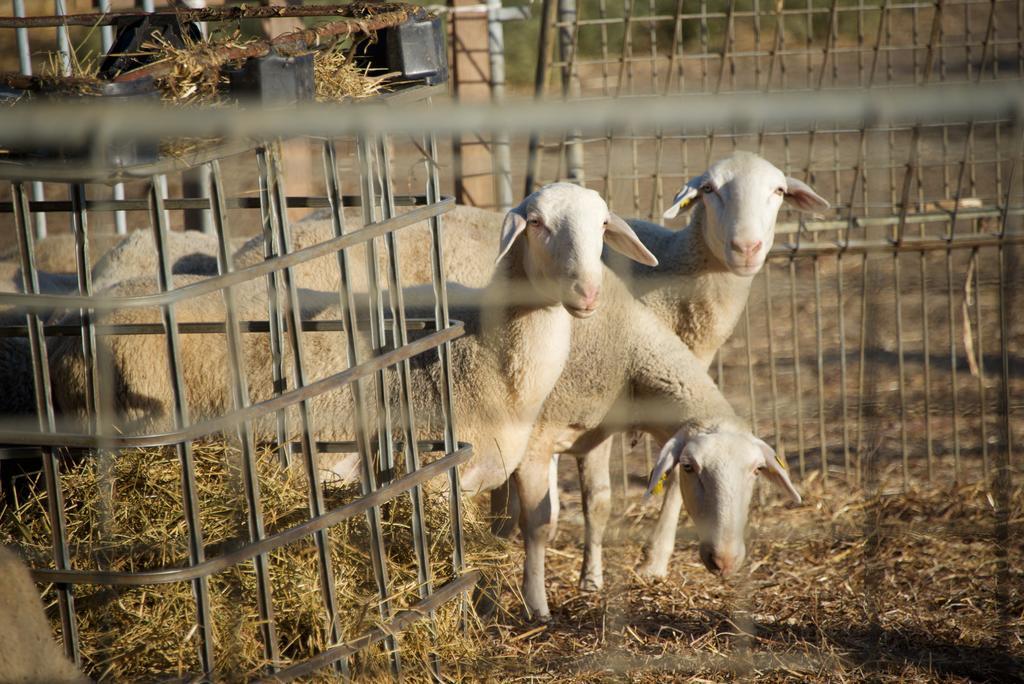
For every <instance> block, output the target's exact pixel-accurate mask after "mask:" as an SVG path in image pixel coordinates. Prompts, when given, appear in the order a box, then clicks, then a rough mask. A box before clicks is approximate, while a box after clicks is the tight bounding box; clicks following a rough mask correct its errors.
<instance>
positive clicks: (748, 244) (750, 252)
mask: <svg viewBox="0 0 1024 684" xmlns="http://www.w3.org/2000/svg"><path fill="white" fill-rule="evenodd" d="M762 244H764V243H762V242H761V241H760V240H733V241H732V244H731V245H730V246H731V247H732V251H734V252H736V253H737V254H742V255H743V256H745V257H747V258H748V259H749V258H751V257H754V256H757V253H758V252H759V251H760V250H761V245H762Z"/></svg>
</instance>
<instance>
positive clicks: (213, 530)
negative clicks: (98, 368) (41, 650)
mask: <svg viewBox="0 0 1024 684" xmlns="http://www.w3.org/2000/svg"><path fill="white" fill-rule="evenodd" d="M194 456H195V471H196V484H197V487H198V497H199V500H200V519H201V522H202V529H203V537H204V542H205V548H206V553H207V556H208V557H215V556H217V555H219V554H222V553H224V552H226V551H228V550H230V549H232V548H236V547H237V546H238V545H240V544H243V543H245V542H246V541H247V540H248V533H247V529H246V527H247V526H246V514H245V510H246V509H245V501H244V498H243V496H242V494H241V492H242V487H241V482H242V480H241V455H240V453H239V451H238V450H237V449H235V448H234V447H232V446H231V445H229V444H227V443H225V442H209V443H202V444H196V445H195V449H194ZM257 466H258V470H259V476H260V488H261V495H262V505H263V517H264V521H265V525H266V530H267V532H268V533H274V532H277V531H280V530H283V529H286V528H287V527H289V526H291V525H295V524H297V523H300V522H302V521H304V520H306V519H308V515H309V513H308V503H307V498H306V488H307V485H306V480H305V477H304V475H303V474H302V473H301V472H299V471H298V469H296V468H293V469H289V470H282V469H281V468H280V466H279V465H278V464H277V461H276V456H275V455H274V454H273V452H272V451H271V450H269V449H261V450H260V452H259V455H258V460H257ZM180 478H181V467H180V465H179V462H178V460H177V458H176V457H175V455H174V451H173V450H172V449H155V448H154V449H138V450H131V451H125V452H123V453H121V454H119V455H116V456H106V457H103V456H99V457H95V458H87V459H83V460H81V461H80V462H78V463H77V464H74V465H72V466H70V467H67V468H66V469H65V472H64V474H63V475H62V477H61V484H62V487H63V492H64V497H65V502H66V511H67V536H68V539H69V540H70V551H71V558H72V567H75V568H96V569H103V570H113V571H121V572H131V571H140V570H144V569H151V568H158V567H165V566H171V567H174V566H182V565H183V564H184V563H185V559H186V558H187V527H186V524H185V519H184V515H183V512H182V501H181V480H180ZM17 492H18V494H17V500H16V501H13V502H8V505H7V507H6V508H5V509H4V510H3V511H2V515H0V542H2V543H4V544H12V545H16V546H18V547H19V548H20V550H21V552H22V553H23V554H25V555H26V556H27V557H28V558H29V559H30V561H31V562H32V563H33V564H34V565H36V566H38V567H45V566H47V565H49V557H50V556H49V553H50V525H49V520H48V518H47V515H46V510H47V508H46V506H47V504H46V493H45V486H44V485H43V482H42V478H41V476H40V475H38V474H36V475H32V476H27V477H25V478H24V479H23V480H22V481H21V482H20V483H19V486H18V487H17ZM358 495H359V492H358V487H354V486H329V487H327V488H326V489H325V499H326V502H327V505H328V507H331V508H333V507H337V506H339V505H341V504H343V503H347V502H349V501H352V500H354V499H355V498H357V497H358ZM381 513H382V518H383V527H384V544H385V547H386V549H387V554H388V570H389V574H390V582H391V586H390V592H391V594H392V595H393V596H394V597H395V598H394V605H393V608H394V609H395V610H398V609H401V608H404V607H406V606H408V605H410V604H411V603H413V602H415V601H416V600H417V599H418V596H419V595H418V581H417V569H416V561H415V554H414V547H413V543H412V531H411V503H410V497H409V496H408V495H403V496H400V497H399V498H397V499H395V500H393V501H392V502H390V503H389V504H387V505H385V506H383V507H382V508H381ZM426 525H427V529H428V534H429V540H430V558H431V572H432V575H433V578H434V582H435V585H439V584H441V583H443V582H444V581H445V580H446V579H450V578H451V576H452V568H451V558H452V546H451V544H452V541H451V528H450V518H449V508H448V497H447V495H445V494H441V493H433V494H429V495H427V496H426ZM464 532H465V535H466V545H467V550H468V555H467V558H468V561H469V564H470V565H471V566H473V567H478V568H482V569H484V570H485V571H486V572H489V573H499V574H507V572H508V568H507V567H505V566H507V564H508V553H507V551H506V549H505V547H504V545H503V543H501V542H498V541H496V540H495V539H494V538H493V537H492V536H491V535H490V534H489V532H488V531H487V525H486V521H484V520H483V519H482V516H481V515H480V514H479V513H478V512H477V511H476V509H475V508H474V507H473V506H471V505H470V506H467V507H466V521H465V524H464ZM330 541H331V558H332V561H333V565H334V568H333V569H334V574H335V580H336V581H335V587H336V591H337V597H338V607H339V611H340V615H339V617H340V624H341V626H342V629H343V633H344V639H345V640H349V639H352V638H355V637H357V636H358V635H360V634H361V633H363V632H365V631H366V630H367V629H369V628H370V627H372V626H374V625H376V624H379V622H380V614H379V611H378V594H377V589H376V584H375V582H374V579H373V571H372V565H371V563H370V559H369V556H368V549H369V548H370V543H369V533H368V526H367V524H366V519H365V517H364V516H357V517H356V518H354V519H350V520H348V521H346V522H344V523H342V524H339V525H337V526H335V527H332V528H331V529H330ZM269 566H270V577H271V584H272V592H273V602H274V610H275V613H276V625H277V629H278V637H279V642H280V644H279V645H280V647H281V652H282V656H283V657H284V658H285V659H286V660H288V661H298V660H302V659H304V658H306V657H308V656H310V655H312V654H314V653H316V652H319V651H321V650H323V649H325V648H327V647H328V646H330V645H331V644H329V643H328V641H329V639H328V635H327V633H326V630H325V619H324V616H325V612H324V607H323V604H322V600H321V594H320V588H319V587H320V585H319V575H318V571H317V560H316V550H315V545H314V543H313V541H312V539H311V538H306V539H305V540H303V541H302V542H298V543H295V544H291V545H289V546H286V547H283V548H280V549H278V550H276V551H274V552H273V553H271V554H270V563H269ZM210 594H211V604H212V614H213V619H214V624H213V628H214V634H215V643H216V652H215V656H216V667H217V670H218V672H220V673H222V674H223V675H224V676H226V677H228V678H229V679H245V678H247V677H250V676H252V675H254V674H256V673H257V672H258V671H259V669H260V668H261V667H262V666H263V665H265V661H264V657H263V644H262V642H261V640H260V631H259V616H258V614H257V608H256V600H255V597H256V580H255V573H254V568H253V564H252V562H248V563H244V564H242V565H241V566H237V567H235V568H232V569H231V570H228V571H225V572H222V573H219V574H216V575H214V576H212V577H211V578H210ZM75 595H76V607H77V611H78V617H79V623H78V624H79V631H80V639H81V645H82V656H83V665H84V668H85V670H86V672H87V674H89V675H90V676H91V677H93V678H96V679H107V680H112V681H131V680H139V679H152V678H154V677H158V676H167V675H174V676H178V675H184V674H186V673H188V672H196V671H197V670H198V662H197V657H196V652H197V648H196V647H197V642H196V629H195V620H196V617H195V610H194V601H193V597H192V591H191V588H190V585H189V584H188V583H178V584H171V585H158V586H145V587H137V588H110V587H102V586H89V585H84V586H81V587H78V588H76V590H75ZM48 596H49V597H50V598H51V599H52V598H53V596H52V594H51V593H50V592H48ZM54 608H55V606H54V604H53V603H51V611H52V613H53V617H55V618H56V615H55V610H54ZM58 624H59V621H56V620H55V622H54V625H55V627H56V626H57V625H58ZM435 624H436V626H437V633H436V636H435V635H433V634H432V633H431V628H430V626H429V623H428V622H427V621H424V622H421V623H418V624H417V625H416V626H414V627H412V628H411V629H409V630H408V631H406V632H403V633H402V634H401V635H400V636H399V644H400V648H401V653H402V658H403V667H404V668H405V669H406V671H407V672H408V673H409V674H410V675H411V676H413V677H416V678H419V677H421V676H425V675H426V674H427V668H428V667H429V659H430V657H431V656H432V655H434V654H436V655H437V656H439V657H440V658H441V659H442V662H444V661H446V660H447V661H450V660H453V659H459V658H464V657H465V656H466V655H467V649H470V648H471V646H470V645H471V644H473V643H479V641H475V640H473V639H469V640H467V638H466V637H465V636H464V635H463V633H462V632H461V630H460V627H459V610H458V605H456V604H448V605H446V606H444V607H443V608H442V609H441V610H439V611H438V613H437V617H436V623H435ZM476 629H477V626H476V623H473V624H471V625H470V630H471V631H475V630H476ZM353 667H354V669H355V671H356V672H357V673H358V674H359V675H360V676H361V677H369V678H375V677H378V676H379V677H382V678H386V673H387V668H388V661H387V656H386V654H385V653H384V652H383V649H381V648H379V647H375V648H371V649H370V650H369V651H367V652H365V653H363V654H360V655H358V656H356V657H355V658H354V663H353ZM324 676H325V677H326V676H327V675H324Z"/></svg>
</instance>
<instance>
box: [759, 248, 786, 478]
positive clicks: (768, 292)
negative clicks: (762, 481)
mask: <svg viewBox="0 0 1024 684" xmlns="http://www.w3.org/2000/svg"><path fill="white" fill-rule="evenodd" d="M762 271H763V272H764V280H763V282H764V311H765V318H766V323H767V331H768V370H769V375H770V378H771V387H772V424H773V425H774V428H775V449H776V450H777V451H778V452H779V455H780V456H781V457H782V459H783V460H785V458H786V446H785V442H784V440H783V437H782V418H781V416H780V414H779V384H778V372H777V371H776V368H775V343H774V338H775V326H774V325H773V324H772V268H771V264H770V263H768V262H765V265H764V268H763V269H762Z"/></svg>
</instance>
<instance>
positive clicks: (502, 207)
mask: <svg viewBox="0 0 1024 684" xmlns="http://www.w3.org/2000/svg"><path fill="white" fill-rule="evenodd" d="M487 54H488V57H489V58H490V65H491V101H492V102H494V103H495V104H501V103H502V102H503V101H504V100H505V29H504V27H503V26H502V22H501V0H487ZM492 144H493V150H494V156H493V160H494V197H495V200H496V201H497V205H498V210H499V211H508V210H509V209H511V208H512V157H511V147H510V145H509V138H508V133H506V132H504V131H499V132H496V133H494V138H493V143H492Z"/></svg>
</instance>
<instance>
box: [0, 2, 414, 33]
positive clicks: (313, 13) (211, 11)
mask: <svg viewBox="0 0 1024 684" xmlns="http://www.w3.org/2000/svg"><path fill="white" fill-rule="evenodd" d="M358 6H359V7H360V8H362V9H363V11H364V13H365V15H364V16H359V15H357V14H356V13H355V12H353V9H354V7H353V6H351V5H342V6H338V5H298V6H296V5H286V6H281V5H271V6H259V5H235V6H228V7H199V8H196V9H189V8H184V7H183V8H178V9H173V10H169V11H168V10H161V11H157V12H143V11H131V10H129V11H118V12H94V13H83V14H61V15H46V16H36V17H0V28H45V27H48V26H88V27H93V26H112V25H113V24H115V23H117V21H118V20H120V19H122V18H125V19H127V18H131V17H150V16H170V17H177V18H178V19H179V20H180V21H183V22H184V21H197V22H203V21H235V20H238V19H275V18H278V17H350V18H352V17H355V18H359V19H366V18H370V17H372V16H373V14H372V13H371V12H368V11H366V5H365V4H363V3H360V4H359V5H358ZM371 7H372V5H371ZM387 7H388V9H390V10H395V9H396V8H403V9H404V8H408V9H414V6H412V5H399V4H397V3H389V4H388V5H387Z"/></svg>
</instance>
